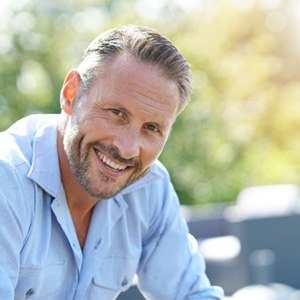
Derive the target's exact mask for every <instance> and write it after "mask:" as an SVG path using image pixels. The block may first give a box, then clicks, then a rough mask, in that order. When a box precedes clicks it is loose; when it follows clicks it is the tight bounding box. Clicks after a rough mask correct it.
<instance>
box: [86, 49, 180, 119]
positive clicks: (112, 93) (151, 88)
mask: <svg viewBox="0 0 300 300" xmlns="http://www.w3.org/2000/svg"><path fill="white" fill-rule="evenodd" d="M101 73H102V75H101V76H100V77H99V78H98V79H97V80H96V82H95V83H94V85H93V86H92V88H91V89H92V90H94V92H96V94H97V95H95V96H96V97H97V98H98V99H101V100H105V99H109V100H110V101H115V102H120V103H123V104H124V105H129V106H130V105H135V106H136V107H139V106H140V107H141V109H142V110H143V111H144V112H147V111H148V112H149V113H155V114H163V115H164V116H165V114H166V113H168V114H170V115H171V116H174V118H175V116H176V114H177V111H178V108H179V103H180V94H179V89H178V86H177V84H176V82H175V81H173V80H170V79H168V78H167V77H166V75H165V74H164V73H163V71H162V70H161V69H160V68H159V66H156V65H151V64H145V63H143V62H140V61H138V60H137V59H136V58H135V57H133V56H132V55H130V54H127V53H121V54H119V55H118V56H117V57H115V58H114V59H113V60H112V61H110V62H109V63H107V64H106V65H105V66H104V68H103V70H102V72H101Z"/></svg>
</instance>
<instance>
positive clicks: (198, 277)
mask: <svg viewBox="0 0 300 300" xmlns="http://www.w3.org/2000/svg"><path fill="white" fill-rule="evenodd" d="M156 196H159V195H156ZM163 196H164V199H165V201H164V203H163V206H161V208H160V211H158V210H156V211H155V212H153V213H152V224H151V228H150V230H149V234H148V235H147V237H146V238H145V240H144V247H143V254H142V258H141V264H140V268H139V271H138V276H139V287H140V289H141V291H142V292H143V293H144V294H145V296H146V297H147V299H157V300H164V299H166V300H167V299H177V300H183V299H199V300H218V299H222V298H223V290H222V289H221V288H219V287H213V286H211V285H210V282H209V280H208V278H207V276H206V274H205V263H204V260H203V258H202V256H201V255H200V253H199V252H198V247H197V242H196V240H195V239H194V238H193V237H192V236H191V235H190V234H189V233H188V227H187V225H186V222H185V221H184V219H183V217H182V216H181V214H180V205H179V201H178V199H177V196H176V194H175V191H174V190H173V187H172V185H169V188H168V189H167V191H164V195H163Z"/></svg>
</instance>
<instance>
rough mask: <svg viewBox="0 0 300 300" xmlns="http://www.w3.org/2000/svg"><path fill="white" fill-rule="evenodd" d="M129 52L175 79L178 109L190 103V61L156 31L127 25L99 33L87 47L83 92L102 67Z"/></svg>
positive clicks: (80, 67) (80, 69)
mask: <svg viewBox="0 0 300 300" xmlns="http://www.w3.org/2000/svg"><path fill="white" fill-rule="evenodd" d="M123 51H125V52H127V53H129V54H131V55H133V56H134V57H135V58H137V59H138V60H139V61H141V62H143V63H147V64H153V65H157V66H159V67H160V68H161V70H162V71H163V72H164V74H165V75H166V76H167V78H168V79H171V80H173V81H174V82H176V84H177V86H178V89H179V93H180V105H179V112H180V111H182V110H183V109H184V107H185V106H186V104H187V103H188V102H189V99H190V95H191V90H192V74H191V70H190V66H189V64H188V62H187V61H186V60H185V59H184V57H183V56H182V54H181V53H180V52H179V50H178V49H177V48H176V47H175V46H174V45H173V44H172V43H171V42H170V41H169V40H167V39H166V38H164V37H163V36H162V35H161V34H159V33H158V32H157V31H155V30H153V29H150V28H147V27H141V26H136V25H126V26H123V27H120V28H116V29H111V30H108V31H106V32H104V33H102V34H100V35H99V36H98V37H97V38H96V39H95V40H94V41H92V42H91V44H90V45H89V46H88V48H87V49H86V51H85V53H84V55H83V57H82V61H81V63H80V65H79V67H78V71H79V73H80V75H81V77H82V81H83V82H82V86H81V88H82V89H83V90H82V91H86V90H88V89H89V87H90V86H91V84H92V83H93V80H94V79H95V78H97V77H98V76H99V75H100V74H101V69H100V67H99V66H101V64H104V63H107V62H109V60H110V59H113V58H114V57H115V56H116V55H117V54H118V53H121V52H123Z"/></svg>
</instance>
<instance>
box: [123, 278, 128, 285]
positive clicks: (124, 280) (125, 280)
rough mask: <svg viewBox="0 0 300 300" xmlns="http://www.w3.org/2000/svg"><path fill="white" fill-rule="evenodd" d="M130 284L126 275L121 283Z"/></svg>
mask: <svg viewBox="0 0 300 300" xmlns="http://www.w3.org/2000/svg"><path fill="white" fill-rule="evenodd" d="M127 284H128V280H127V278H126V277H125V278H124V279H123V281H122V282H121V285H122V286H125V285H127Z"/></svg>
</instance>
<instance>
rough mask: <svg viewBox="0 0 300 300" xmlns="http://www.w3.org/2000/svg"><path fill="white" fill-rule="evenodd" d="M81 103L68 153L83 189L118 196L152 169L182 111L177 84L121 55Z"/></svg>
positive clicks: (69, 130)
mask: <svg viewBox="0 0 300 300" xmlns="http://www.w3.org/2000/svg"><path fill="white" fill-rule="evenodd" d="M103 73H104V74H103V75H101V76H100V77H99V78H97V79H96V80H95V82H94V83H93V85H92V87H91V88H90V90H89V91H88V92H87V93H86V94H85V95H84V96H83V97H82V98H81V99H79V100H78V101H77V103H76V104H75V107H74V108H73V111H72V114H71V116H70V119H69V122H68V125H67V127H66V131H65V135H64V147H65V151H66V154H67V157H68V160H69V164H70V166H71V169H72V172H73V173H74V174H75V176H76V178H77V180H78V182H79V183H80V185H81V186H82V187H83V188H84V189H85V190H86V191H87V192H88V194H89V195H91V196H92V197H95V198H98V199H105V198H110V197H112V196H114V195H115V194H116V193H118V192H119V191H120V190H122V189H123V188H124V187H126V186H128V185H129V184H131V183H133V182H134V181H136V180H137V179H139V178H140V177H141V176H143V175H144V174H145V172H146V171H147V170H148V169H149V167H150V166H151V164H152V163H153V162H154V161H155V160H156V158H157V157H158V156H159V154H160V153H161V151H162V150H163V147H164V145H165V143H166V140H167V138H168V135H169V133H170V130H171V127H172V124H173V122H174V121H175V119H176V114H177V110H178V106H179V101H180V100H179V97H180V95H179V91H178V87H177V85H176V83H175V82H173V81H171V80H169V79H167V78H165V76H164V75H163V74H162V72H161V71H160V70H159V68H158V67H155V66H152V65H146V64H143V63H141V62H138V61H137V60H136V59H135V58H133V57H131V56H130V55H127V54H121V55H119V56H118V57H116V58H115V59H114V61H113V62H112V63H111V64H109V65H108V66H106V67H105V69H104V72H103Z"/></svg>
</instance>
